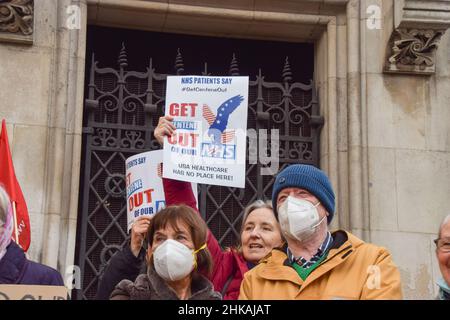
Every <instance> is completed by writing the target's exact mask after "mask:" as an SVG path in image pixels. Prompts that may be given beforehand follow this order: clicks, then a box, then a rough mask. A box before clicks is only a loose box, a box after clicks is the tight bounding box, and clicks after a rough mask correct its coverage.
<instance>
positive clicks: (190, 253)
mask: <svg viewBox="0 0 450 320" xmlns="http://www.w3.org/2000/svg"><path fill="white" fill-rule="evenodd" d="M205 247H206V244H204V245H203V246H202V247H201V248H200V249H198V250H196V251H194V250H192V249H189V248H188V247H187V246H185V245H184V244H182V243H181V242H179V241H176V240H172V239H167V240H165V241H164V242H163V243H162V244H161V245H160V246H158V248H156V249H155V251H154V252H153V264H154V266H155V271H156V273H157V274H158V275H159V276H160V277H161V278H163V279H164V280H166V281H177V280H180V279H183V278H184V277H186V276H187V275H188V274H189V273H191V271H192V270H193V269H194V267H196V265H197V261H196V260H197V259H196V254H197V252H198V251H200V250H202V249H204V248H205Z"/></svg>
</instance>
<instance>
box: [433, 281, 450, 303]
mask: <svg viewBox="0 0 450 320" xmlns="http://www.w3.org/2000/svg"><path fill="white" fill-rule="evenodd" d="M436 283H437V285H438V286H439V299H440V300H450V286H449V285H448V284H447V282H445V280H444V278H439V279H438V281H437V282H436Z"/></svg>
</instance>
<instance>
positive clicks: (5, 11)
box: [0, 0, 34, 44]
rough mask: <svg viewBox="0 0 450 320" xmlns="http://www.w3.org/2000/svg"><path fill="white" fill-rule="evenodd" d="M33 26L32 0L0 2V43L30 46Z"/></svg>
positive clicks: (4, 0)
mask: <svg viewBox="0 0 450 320" xmlns="http://www.w3.org/2000/svg"><path fill="white" fill-rule="evenodd" d="M33 24H34V1H33V0H0V42H1V41H6V42H17V43H27V44H32V43H33V31H34V30H33V29H34V27H33Z"/></svg>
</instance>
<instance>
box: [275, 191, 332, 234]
mask: <svg viewBox="0 0 450 320" xmlns="http://www.w3.org/2000/svg"><path fill="white" fill-rule="evenodd" d="M319 204H320V202H319V203H317V204H316V205H313V204H312V203H311V202H309V201H307V200H304V199H297V198H294V197H291V196H289V197H287V199H286V200H285V201H284V202H283V203H282V204H281V206H280V207H279V208H278V219H279V221H280V228H281V230H282V231H283V233H284V234H285V235H286V236H287V237H289V238H293V239H297V240H298V241H305V240H307V239H309V238H310V237H311V236H313V235H314V234H315V232H316V231H317V229H318V226H319V225H320V224H321V223H322V222H323V220H324V219H325V218H326V216H325V217H323V218H322V220H320V221H319V219H320V216H319V212H318V211H317V206H318V205H319Z"/></svg>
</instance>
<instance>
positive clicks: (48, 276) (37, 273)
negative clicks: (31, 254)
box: [0, 186, 64, 286]
mask: <svg viewBox="0 0 450 320" xmlns="http://www.w3.org/2000/svg"><path fill="white" fill-rule="evenodd" d="M13 225H14V221H13V212H12V207H11V202H10V200H9V196H8V194H7V193H6V191H5V189H4V188H3V187H2V186H0V284H22V285H51V286H63V285H64V281H63V279H62V277H61V275H60V274H59V272H58V271H56V270H54V269H52V268H50V267H47V266H45V265H42V264H40V263H36V262H33V261H30V260H28V259H27V258H26V257H25V253H24V251H23V250H22V249H21V248H20V247H19V246H18V245H17V244H16V243H15V242H14V241H12V240H11V236H12V231H13Z"/></svg>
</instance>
